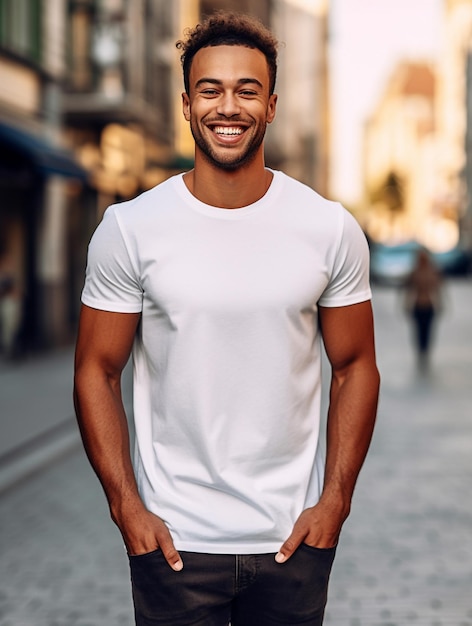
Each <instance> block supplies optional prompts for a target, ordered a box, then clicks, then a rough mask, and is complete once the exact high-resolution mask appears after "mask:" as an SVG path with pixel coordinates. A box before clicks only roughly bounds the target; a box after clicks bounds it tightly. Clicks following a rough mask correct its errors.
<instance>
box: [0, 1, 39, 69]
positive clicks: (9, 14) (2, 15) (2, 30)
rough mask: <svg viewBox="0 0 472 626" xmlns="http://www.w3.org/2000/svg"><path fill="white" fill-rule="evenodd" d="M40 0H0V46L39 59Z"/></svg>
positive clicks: (32, 58) (34, 59)
mask: <svg viewBox="0 0 472 626" xmlns="http://www.w3.org/2000/svg"><path fill="white" fill-rule="evenodd" d="M41 4H42V0H0V46H2V47H3V48H6V49H8V50H9V51H11V52H14V53H16V54H19V55H21V56H24V57H27V58H28V59H29V60H32V61H35V62H37V63H39V62H40V61H41Z"/></svg>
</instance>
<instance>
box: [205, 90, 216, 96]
mask: <svg viewBox="0 0 472 626" xmlns="http://www.w3.org/2000/svg"><path fill="white" fill-rule="evenodd" d="M202 94H203V95H204V96H216V95H217V94H218V92H217V91H216V89H204V90H203V91H202Z"/></svg>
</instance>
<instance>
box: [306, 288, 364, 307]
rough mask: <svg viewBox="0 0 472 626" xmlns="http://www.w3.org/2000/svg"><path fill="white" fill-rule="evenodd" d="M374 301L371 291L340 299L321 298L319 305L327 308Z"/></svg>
mask: <svg viewBox="0 0 472 626" xmlns="http://www.w3.org/2000/svg"><path fill="white" fill-rule="evenodd" d="M371 299H372V291H371V290H370V289H368V290H366V291H362V292H360V293H355V294H352V295H351V296H342V297H339V298H320V300H319V302H318V304H319V305H320V306H325V307H332V308H334V307H338V306H349V305H351V304H360V303H361V302H366V301H367V300H371Z"/></svg>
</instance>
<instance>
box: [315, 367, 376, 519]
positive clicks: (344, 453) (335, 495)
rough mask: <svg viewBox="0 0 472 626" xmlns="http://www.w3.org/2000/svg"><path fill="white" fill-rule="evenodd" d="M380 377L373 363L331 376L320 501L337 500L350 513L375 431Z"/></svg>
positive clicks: (350, 368)
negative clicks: (352, 500)
mask: <svg viewBox="0 0 472 626" xmlns="http://www.w3.org/2000/svg"><path fill="white" fill-rule="evenodd" d="M379 384H380V377H379V373H378V370H377V368H376V366H375V364H374V363H369V362H367V363H365V364H362V363H361V364H356V365H352V366H351V367H349V368H348V370H347V372H346V373H345V374H344V375H343V374H342V375H334V376H333V381H332V385H331V391H330V407H329V411H328V423H327V452H326V469H325V481H324V487H323V493H322V496H321V497H322V499H331V500H337V501H338V503H339V505H340V506H342V507H343V508H344V509H345V510H346V515H347V514H348V513H349V510H350V505H351V499H352V494H353V492H354V488H355V484H356V481H357V478H358V475H359V472H360V470H361V468H362V465H363V463H364V460H365V457H366V455H367V451H368V449H369V445H370V442H371V439H372V434H373V430H374V424H375V418H376V413H377V403H378V394H379Z"/></svg>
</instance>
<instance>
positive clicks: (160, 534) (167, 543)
mask: <svg viewBox="0 0 472 626" xmlns="http://www.w3.org/2000/svg"><path fill="white" fill-rule="evenodd" d="M139 319H140V314H139V313H110V312H107V311H100V310H97V309H92V308H90V307H87V306H85V305H83V306H82V310H81V314H80V323H79V333H78V339H77V347H76V356H75V377H74V404H75V409H76V414H77V420H78V423H79V427H80V432H81V434H82V439H83V442H84V447H85V450H86V452H87V456H88V458H89V460H90V463H91V465H92V467H93V469H94V470H95V472H96V474H97V476H98V478H99V480H100V482H101V484H102V486H103V489H104V491H105V494H106V496H107V499H108V504H109V506H110V513H111V517H112V519H113V521H114V522H115V523H116V525H117V526H118V528H119V529H120V531H121V534H122V536H123V540H124V542H125V544H126V547H127V549H128V553H129V554H144V553H146V552H151V551H153V550H155V549H156V548H160V549H161V550H162V552H163V554H164V556H165V557H166V559H167V561H168V563H169V565H170V566H171V567H172V568H173V569H175V570H177V571H179V570H180V569H182V566H183V565H182V561H181V559H180V556H179V554H178V552H177V551H176V550H175V547H174V544H173V542H172V538H171V536H170V533H169V531H168V529H167V527H166V525H165V524H164V522H163V521H162V520H161V519H160V518H159V517H157V516H156V515H154V514H152V513H150V512H149V511H148V510H147V509H146V508H145V506H144V504H143V502H142V500H141V497H140V495H139V493H138V488H137V485H136V481H135V476H134V472H133V467H132V462H131V456H130V450H129V431H128V423H127V419H126V414H125V410H124V407H123V402H122V397H121V374H122V371H123V369H124V367H125V365H126V363H127V361H128V358H129V355H130V352H131V347H132V345H133V339H134V336H135V333H136V328H137V325H138V323H139Z"/></svg>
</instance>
